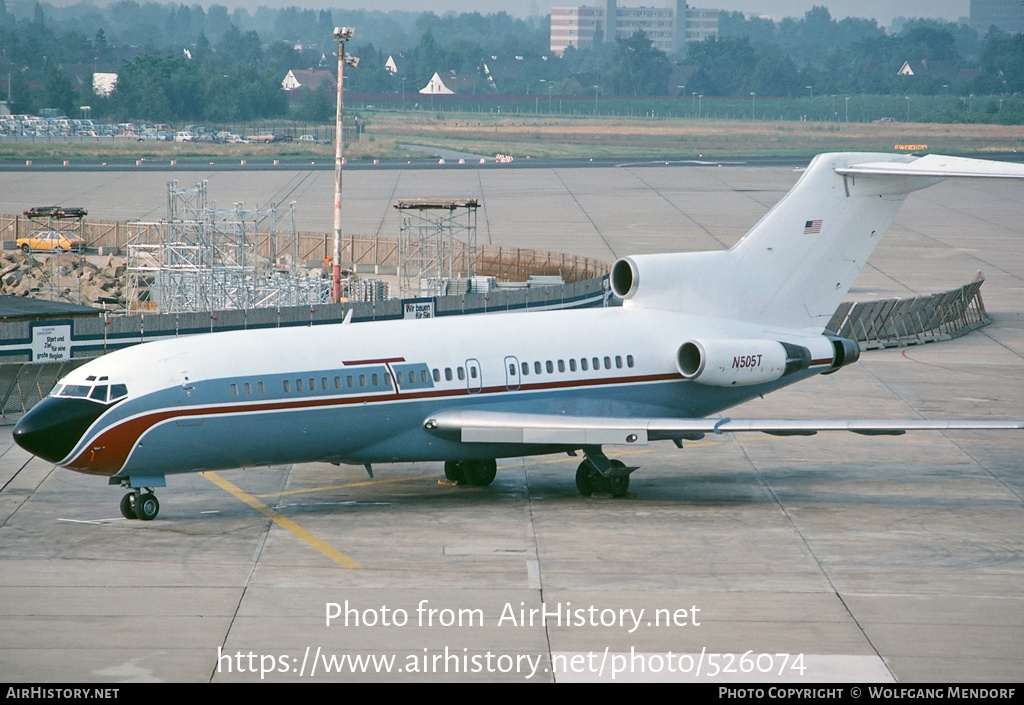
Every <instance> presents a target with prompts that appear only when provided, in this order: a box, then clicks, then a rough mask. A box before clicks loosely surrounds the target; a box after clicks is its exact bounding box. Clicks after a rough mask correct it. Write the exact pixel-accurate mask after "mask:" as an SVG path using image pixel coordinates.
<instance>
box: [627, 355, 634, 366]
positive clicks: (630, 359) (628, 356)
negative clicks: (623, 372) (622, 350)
mask: <svg viewBox="0 0 1024 705" xmlns="http://www.w3.org/2000/svg"><path fill="white" fill-rule="evenodd" d="M626 366H627V367H632V366H633V356H632V355H626Z"/></svg>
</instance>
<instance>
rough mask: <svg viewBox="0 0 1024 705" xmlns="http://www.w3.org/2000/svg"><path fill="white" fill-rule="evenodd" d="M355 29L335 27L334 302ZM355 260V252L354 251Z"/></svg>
mask: <svg viewBox="0 0 1024 705" xmlns="http://www.w3.org/2000/svg"><path fill="white" fill-rule="evenodd" d="M353 35H355V30H354V29H353V28H352V27H335V28H334V39H335V40H336V41H337V42H338V100H337V112H336V119H335V126H334V128H335V129H334V142H335V145H334V261H333V263H332V264H333V265H334V267H333V270H334V271H333V286H332V290H331V300H332V301H333V302H334V303H338V302H339V301H341V164H342V161H343V159H342V154H341V147H342V143H343V142H344V138H343V136H342V130H341V114H342V101H341V96H342V85H343V75H342V69H343V67H344V65H345V64H348V65H349V66H351V67H352V68H355V67H356V66H358V65H359V59H357V58H356V57H354V56H349V57H346V56H345V42H347V41H348V40H350V39H352V37H353ZM352 257H353V261H355V252H353V253H352Z"/></svg>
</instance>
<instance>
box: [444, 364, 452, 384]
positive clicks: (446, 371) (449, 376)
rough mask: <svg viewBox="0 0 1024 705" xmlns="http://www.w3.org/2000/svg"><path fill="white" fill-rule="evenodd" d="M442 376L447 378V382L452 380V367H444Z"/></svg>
mask: <svg viewBox="0 0 1024 705" xmlns="http://www.w3.org/2000/svg"><path fill="white" fill-rule="evenodd" d="M444 378H445V379H446V380H448V381H449V382H451V381H452V368H451V367H445V368H444Z"/></svg>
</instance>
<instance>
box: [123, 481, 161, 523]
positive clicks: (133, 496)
mask: <svg viewBox="0 0 1024 705" xmlns="http://www.w3.org/2000/svg"><path fill="white" fill-rule="evenodd" d="M159 513H160V502H159V501H158V500H157V498H156V495H155V494H153V492H152V491H151V490H150V489H149V488H148V487H140V488H139V489H136V490H135V491H134V492H129V493H128V494H126V495H125V496H124V497H122V498H121V516H123V517H124V518H125V519H141V520H142V521H152V520H153V519H155V518H156V515H157V514H159Z"/></svg>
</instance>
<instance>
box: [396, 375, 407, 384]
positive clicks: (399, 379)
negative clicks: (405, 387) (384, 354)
mask: <svg viewBox="0 0 1024 705" xmlns="http://www.w3.org/2000/svg"><path fill="white" fill-rule="evenodd" d="M397 374H398V383H399V384H405V373H404V372H398V373H397Z"/></svg>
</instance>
